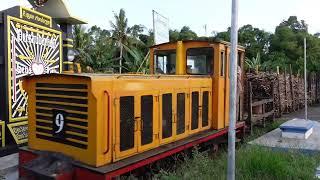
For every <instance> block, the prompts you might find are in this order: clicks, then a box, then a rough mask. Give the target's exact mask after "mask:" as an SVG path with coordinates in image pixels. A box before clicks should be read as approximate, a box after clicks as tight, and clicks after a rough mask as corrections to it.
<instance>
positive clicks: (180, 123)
mask: <svg viewBox="0 0 320 180" xmlns="http://www.w3.org/2000/svg"><path fill="white" fill-rule="evenodd" d="M185 100H186V94H185V93H178V94H177V134H182V133H184V131H185V111H186V108H185V103H186V102H185Z"/></svg>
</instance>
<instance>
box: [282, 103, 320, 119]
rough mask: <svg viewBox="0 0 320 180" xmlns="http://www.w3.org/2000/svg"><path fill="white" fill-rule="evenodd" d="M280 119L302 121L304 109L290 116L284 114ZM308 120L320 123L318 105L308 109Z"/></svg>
mask: <svg viewBox="0 0 320 180" xmlns="http://www.w3.org/2000/svg"><path fill="white" fill-rule="evenodd" d="M281 118H285V119H293V118H301V119H304V109H301V110H299V111H297V112H293V113H290V114H284V115H283V116H282V117H281ZM308 119H309V120H313V121H320V105H316V106H311V107H308Z"/></svg>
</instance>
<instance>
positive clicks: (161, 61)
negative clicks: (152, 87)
mask: <svg viewBox="0 0 320 180" xmlns="http://www.w3.org/2000/svg"><path fill="white" fill-rule="evenodd" d="M154 54H155V55H154V59H155V64H154V65H155V73H156V74H175V73H176V51H174V50H173V51H155V53H154Z"/></svg>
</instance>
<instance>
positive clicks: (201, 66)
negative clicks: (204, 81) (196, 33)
mask: <svg viewBox="0 0 320 180" xmlns="http://www.w3.org/2000/svg"><path fill="white" fill-rule="evenodd" d="M212 69H213V49H212V48H190V49H188V50H187V73H188V74H199V75H207V74H212Z"/></svg>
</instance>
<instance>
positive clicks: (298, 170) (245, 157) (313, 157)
mask: <svg viewBox="0 0 320 180" xmlns="http://www.w3.org/2000/svg"><path fill="white" fill-rule="evenodd" d="M282 122H283V121H277V122H275V123H272V124H269V125H268V126H267V127H266V128H262V129H256V130H255V132H254V134H253V135H251V136H249V138H248V139H247V141H250V140H252V139H254V138H256V137H257V136H260V135H261V134H264V133H266V132H268V131H270V130H272V129H275V128H276V127H278V126H279V124H281V123H282ZM319 165H320V154H302V153H299V152H296V151H287V152H284V151H274V150H271V149H268V148H262V147H258V146H249V145H245V144H242V145H240V146H238V149H237V152H236V179H240V180H242V179H243V180H251V179H252V180H253V179H259V180H270V179H281V180H282V179H314V175H315V169H316V167H317V166H319ZM226 172H227V153H226V151H223V152H220V154H219V155H218V156H216V157H211V156H209V155H208V154H207V153H200V152H198V151H197V150H194V151H193V158H187V157H186V158H185V160H184V162H183V163H182V164H180V165H179V166H178V168H177V169H176V170H175V171H172V172H166V171H162V172H161V173H160V174H159V175H158V176H157V178H159V179H173V180H175V179H226Z"/></svg>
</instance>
